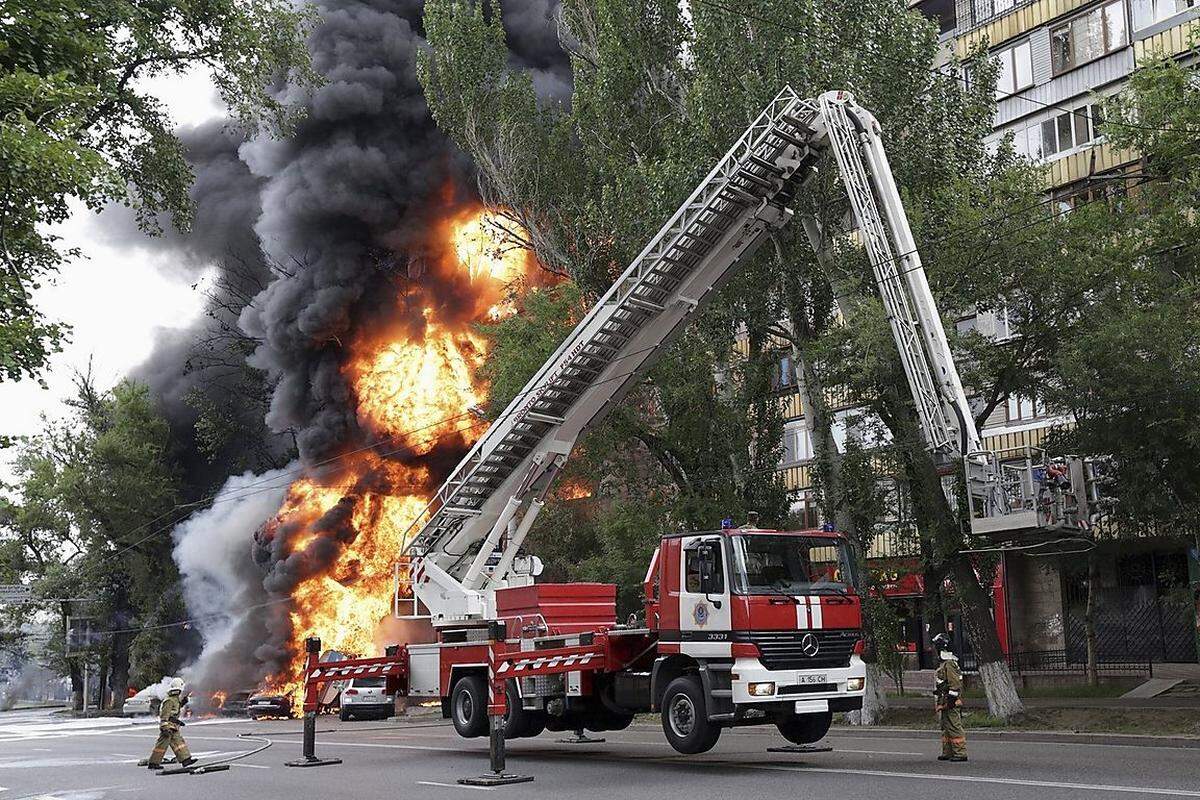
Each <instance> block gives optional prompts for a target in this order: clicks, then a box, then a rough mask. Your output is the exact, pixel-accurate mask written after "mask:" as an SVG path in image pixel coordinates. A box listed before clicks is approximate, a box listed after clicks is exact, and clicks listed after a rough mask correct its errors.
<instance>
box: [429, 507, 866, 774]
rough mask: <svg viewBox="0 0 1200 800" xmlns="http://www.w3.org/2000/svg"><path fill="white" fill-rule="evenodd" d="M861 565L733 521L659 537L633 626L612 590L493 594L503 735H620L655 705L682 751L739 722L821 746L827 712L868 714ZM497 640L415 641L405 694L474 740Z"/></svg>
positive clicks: (545, 588) (842, 552)
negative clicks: (620, 613)
mask: <svg viewBox="0 0 1200 800" xmlns="http://www.w3.org/2000/svg"><path fill="white" fill-rule="evenodd" d="M853 564H854V559H853V557H852V554H851V552H850V547H849V543H848V542H847V541H846V539H845V537H844V536H842V535H840V534H837V533H831V532H826V531H795V532H780V531H768V530H760V529H756V528H746V527H743V528H736V529H731V528H726V529H722V530H717V531H712V532H705V533H686V534H684V533H680V534H671V535H668V536H664V537H663V539H662V542H661V544H660V546H659V548H658V549H657V550H656V551H655V554H654V558H653V560H652V561H651V564H650V569H649V571H648V573H647V576H646V581H645V586H644V589H645V610H644V620H637V621H636V622H632V623H630V624H617V621H616V587H615V586H613V585H611V584H591V583H571V584H536V583H535V584H533V585H530V586H524V587H513V588H506V589H500V590H497V592H496V605H497V612H498V619H499V620H501V621H503V622H504V623H505V636H504V638H505V642H506V644H505V647H504V652H503V653H502V655H501V661H500V664H499V666H498V667H497V668H496V669H497V677H503V678H504V680H505V686H506V690H507V695H508V696H507V698H506V700H507V703H506V705H507V709H508V711H507V716H506V720H507V724H506V727H505V736H506V737H507V738H519V737H528V736H537V735H538V734H540V733H541V732H542V731H543V730H545V729H550V730H553V731H562V730H584V729H586V730H590V731H609V730H620V729H622V728H625V727H626V726H628V725H629V723H630V722H631V721H632V720H633V716H634V714H637V713H643V712H650V711H660V712H661V714H662V721H663V732H664V733H665V734H666V737H667V740H668V741H669V742H670V743H671V745H672V746H673V747H674V748H675V749H676V750H678V751H679V752H681V753H699V752H703V751H705V750H708V749H709V748H711V747H712V746H713V745H714V744H715V743H716V741H717V737H718V736H719V735H720V732H721V729H722V728H725V727H732V726H736V725H757V724H768V723H769V724H774V725H776V726H777V727H778V728H779V731H780V732H781V733H782V734H783V736H784V737H785V738H786V739H788V740H789V741H791V742H794V743H797V744H807V743H811V742H815V741H817V740H818V739H820V738H821V737H823V736H824V735H825V732H826V731H827V730H828V729H829V725H830V722H831V720H832V716H833V712H835V711H851V710H854V709H858V708H861V707H862V695H863V687H864V680H865V669H864V666H863V663H862V660H861V659H860V658H859V657H858V656H859V655H860V654H861V652H862V639H861V627H862V624H861V610H860V606H859V598H858V595H857V594H856V593H855V583H854V579H853V576H854V566H853ZM489 636H490V634H489V631H488V629H487V628H486V627H484V628H481V627H478V626H465V627H455V626H448V627H445V628H441V629H440V630H439V631H438V639H439V641H438V642H437V643H434V644H418V645H412V644H410V645H408V648H407V651H408V657H409V663H410V670H409V677H408V681H409V683H408V687H407V688H408V693H409V695H410V696H412V697H427V698H440V699H441V700H442V703H443V710H444V713H445V715H446V716H448V717H449V718H450V719H451V720H453V722H454V727H455V729H456V730H457V731H458V733H459V734H460V735H462V736H464V737H472V736H483V735H485V734H486V733H487V730H488V728H487V722H488V720H487V699H488V694H487V692H488V672H487V670H488V648H489V643H488V638H489Z"/></svg>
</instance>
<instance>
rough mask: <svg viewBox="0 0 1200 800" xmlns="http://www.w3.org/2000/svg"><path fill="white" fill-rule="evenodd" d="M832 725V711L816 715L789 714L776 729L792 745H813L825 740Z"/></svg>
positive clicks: (776, 724) (776, 725)
mask: <svg viewBox="0 0 1200 800" xmlns="http://www.w3.org/2000/svg"><path fill="white" fill-rule="evenodd" d="M832 723H833V712H832V711H818V712H817V713H815V714H789V715H788V716H786V717H784V718H783V719H781V720H779V721H778V722H776V723H775V727H777V728H779V732H780V733H781V734H783V738H785V739H787V740H788V741H789V742H791V743H792V744H812V743H813V742H818V741H820V740H821V739H823V738H825V734H827V733H829V726H830V725H831V724H832Z"/></svg>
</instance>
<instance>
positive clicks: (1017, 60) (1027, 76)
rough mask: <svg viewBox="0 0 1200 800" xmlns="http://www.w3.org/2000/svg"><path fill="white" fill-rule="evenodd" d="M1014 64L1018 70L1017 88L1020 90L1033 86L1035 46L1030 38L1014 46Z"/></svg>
mask: <svg viewBox="0 0 1200 800" xmlns="http://www.w3.org/2000/svg"><path fill="white" fill-rule="evenodd" d="M1013 64H1014V67H1015V71H1016V78H1015V80H1016V88H1017V89H1018V90H1019V89H1024V88H1026V87H1028V86H1033V48H1032V47H1031V46H1030V44H1029V40H1028V39H1027V40H1025V41H1023V42H1021V43H1020V44H1019V45H1017V46H1016V47H1014V48H1013Z"/></svg>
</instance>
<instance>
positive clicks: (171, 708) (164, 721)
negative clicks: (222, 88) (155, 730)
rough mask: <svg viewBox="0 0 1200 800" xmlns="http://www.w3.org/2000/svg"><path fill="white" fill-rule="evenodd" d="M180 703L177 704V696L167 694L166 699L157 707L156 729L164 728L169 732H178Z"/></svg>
mask: <svg viewBox="0 0 1200 800" xmlns="http://www.w3.org/2000/svg"><path fill="white" fill-rule="evenodd" d="M181 707H182V703H180V702H179V695H178V694H169V695H167V699H165V700H163V701H162V704H161V705H159V707H158V727H159V728H166V729H167V730H171V731H178V730H179V727H180V722H179V709H180V708H181Z"/></svg>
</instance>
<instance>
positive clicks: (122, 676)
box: [109, 633, 133, 711]
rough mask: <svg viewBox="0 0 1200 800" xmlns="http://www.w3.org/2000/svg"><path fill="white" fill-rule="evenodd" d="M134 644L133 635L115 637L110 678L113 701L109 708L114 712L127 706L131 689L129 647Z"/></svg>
mask: <svg viewBox="0 0 1200 800" xmlns="http://www.w3.org/2000/svg"><path fill="white" fill-rule="evenodd" d="M132 643H133V635H132V634H129V633H117V634H114V635H113V643H112V647H113V650H112V670H111V673H110V676H109V686H110V688H111V690H112V701H111V702H110V703H109V708H111V709H113V710H114V711H120V710H121V709H122V708H124V706H125V695H126V693H127V690H128V689H129V646H130V645H131V644H132Z"/></svg>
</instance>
